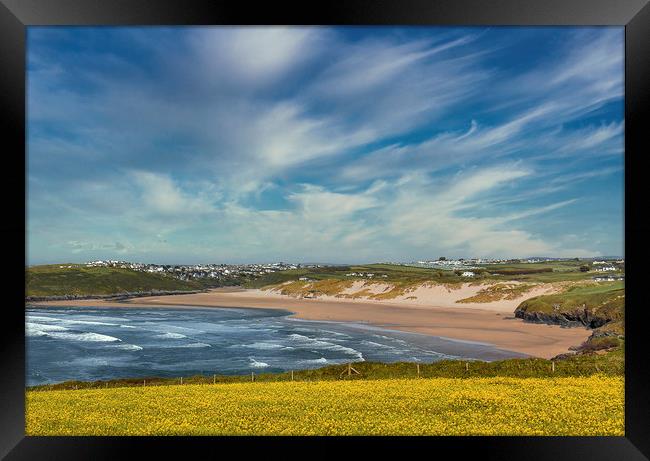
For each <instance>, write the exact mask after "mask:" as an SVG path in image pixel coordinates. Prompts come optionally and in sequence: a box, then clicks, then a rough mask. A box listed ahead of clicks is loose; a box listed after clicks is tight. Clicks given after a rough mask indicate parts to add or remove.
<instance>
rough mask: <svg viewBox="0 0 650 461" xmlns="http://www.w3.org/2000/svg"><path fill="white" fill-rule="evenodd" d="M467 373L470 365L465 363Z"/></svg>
mask: <svg viewBox="0 0 650 461" xmlns="http://www.w3.org/2000/svg"><path fill="white" fill-rule="evenodd" d="M465 371H469V363H468V362H465Z"/></svg>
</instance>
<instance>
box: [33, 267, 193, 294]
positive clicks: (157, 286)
mask: <svg viewBox="0 0 650 461" xmlns="http://www.w3.org/2000/svg"><path fill="white" fill-rule="evenodd" d="M68 266H70V267H68ZM25 280H26V285H27V293H26V295H27V296H62V295H77V296H88V295H109V294H115V293H124V292H136V291H151V290H161V291H162V290H168V291H191V290H198V289H201V288H202V286H201V285H200V284H198V283H196V282H191V281H183V280H178V279H175V278H173V277H169V276H164V275H159V274H152V273H148V272H138V271H134V270H131V269H121V268H114V267H86V266H85V265H81V264H53V265H48V266H33V267H30V268H27V269H25Z"/></svg>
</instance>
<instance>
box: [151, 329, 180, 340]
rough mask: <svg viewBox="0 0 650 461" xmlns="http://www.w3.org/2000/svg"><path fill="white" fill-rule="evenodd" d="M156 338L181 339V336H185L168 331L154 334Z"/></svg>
mask: <svg viewBox="0 0 650 461" xmlns="http://www.w3.org/2000/svg"><path fill="white" fill-rule="evenodd" d="M156 338H168V339H183V338H187V336H185V335H182V334H180V333H174V332H171V331H168V332H166V333H163V334H161V335H156Z"/></svg>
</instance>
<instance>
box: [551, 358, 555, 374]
mask: <svg viewBox="0 0 650 461" xmlns="http://www.w3.org/2000/svg"><path fill="white" fill-rule="evenodd" d="M551 371H553V373H555V362H553V361H552V360H551Z"/></svg>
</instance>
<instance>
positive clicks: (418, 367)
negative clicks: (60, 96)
mask: <svg viewBox="0 0 650 461" xmlns="http://www.w3.org/2000/svg"><path fill="white" fill-rule="evenodd" d="M415 366H416V367H417V369H418V378H419V377H420V364H419V363H416V364H415Z"/></svg>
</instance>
